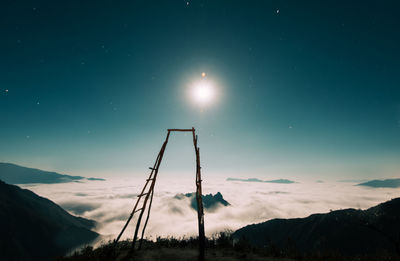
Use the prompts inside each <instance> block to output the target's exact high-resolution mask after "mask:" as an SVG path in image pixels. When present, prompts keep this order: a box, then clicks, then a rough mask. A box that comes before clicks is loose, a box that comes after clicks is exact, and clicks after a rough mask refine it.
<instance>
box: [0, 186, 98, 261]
mask: <svg viewBox="0 0 400 261" xmlns="http://www.w3.org/2000/svg"><path fill="white" fill-rule="evenodd" d="M94 225H95V222H94V221H92V220H88V219H84V218H81V217H75V216H72V215H70V214H69V213H68V212H66V211H65V210H63V209H62V208H61V207H60V206H58V205H57V204H55V203H53V202H52V201H50V200H48V199H46V198H42V197H40V196H38V195H36V194H35V193H33V192H32V191H30V190H26V189H21V188H19V187H18V186H15V185H8V184H6V183H4V182H3V181H0V231H1V233H0V249H1V251H0V260H51V259H53V258H54V257H55V256H58V255H63V254H65V253H66V252H67V251H68V250H70V249H72V248H74V247H77V246H79V245H82V244H85V243H89V242H91V241H93V240H94V239H95V238H97V236H98V234H97V233H95V232H93V231H91V230H90V229H91V228H93V227H94Z"/></svg>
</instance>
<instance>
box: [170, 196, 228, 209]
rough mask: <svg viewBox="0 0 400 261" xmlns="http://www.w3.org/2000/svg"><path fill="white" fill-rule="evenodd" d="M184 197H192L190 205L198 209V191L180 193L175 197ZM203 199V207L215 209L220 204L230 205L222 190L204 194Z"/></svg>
mask: <svg viewBox="0 0 400 261" xmlns="http://www.w3.org/2000/svg"><path fill="white" fill-rule="evenodd" d="M183 197H187V198H190V206H191V207H192V208H193V209H194V210H197V201H196V192H192V193H186V194H178V195H176V196H175V198H178V199H181V198H183ZM202 199H203V207H204V208H205V209H207V210H213V209H215V208H217V207H218V206H220V205H223V206H229V205H230V204H229V202H228V201H226V200H225V199H224V197H223V196H222V194H221V193H220V192H217V193H216V194H215V195H213V194H207V195H202Z"/></svg>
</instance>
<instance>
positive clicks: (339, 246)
mask: <svg viewBox="0 0 400 261" xmlns="http://www.w3.org/2000/svg"><path fill="white" fill-rule="evenodd" d="M233 237H234V238H235V239H236V240H238V239H240V238H244V239H246V240H248V241H249V242H250V243H251V244H252V245H254V246H258V247H267V248H268V247H270V248H271V247H275V248H279V249H285V248H294V249H296V250H297V251H299V252H302V253H307V252H310V253H312V252H333V251H335V252H337V251H338V252H340V253H341V254H345V255H363V254H367V255H368V254H373V253H376V252H381V253H383V252H386V253H397V254H398V255H400V198H396V199H392V200H390V201H387V202H385V203H382V204H379V205H377V206H375V207H372V208H369V209H367V210H356V209H344V210H336V211H331V212H330V213H326V214H313V215H311V216H309V217H306V218H294V219H273V220H269V221H267V222H263V223H260V224H253V225H249V226H246V227H243V228H241V229H239V230H237V231H236V232H235V233H234V234H233Z"/></svg>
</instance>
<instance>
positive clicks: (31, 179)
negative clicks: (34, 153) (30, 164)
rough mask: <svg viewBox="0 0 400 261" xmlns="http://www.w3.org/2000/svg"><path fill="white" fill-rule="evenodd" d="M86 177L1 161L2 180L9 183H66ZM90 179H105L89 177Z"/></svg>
mask: <svg viewBox="0 0 400 261" xmlns="http://www.w3.org/2000/svg"><path fill="white" fill-rule="evenodd" d="M83 179H86V178H85V177H81V176H69V175H63V174H59V173H56V172H49V171H43V170H39V169H32V168H26V167H22V166H18V165H15V164H11V163H0V180H3V181H5V182H7V183H9V184H28V183H43V184H52V183H64V182H72V181H79V180H83ZM88 180H103V179H96V178H89V179H88Z"/></svg>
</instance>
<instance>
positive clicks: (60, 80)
mask: <svg viewBox="0 0 400 261" xmlns="http://www.w3.org/2000/svg"><path fill="white" fill-rule="evenodd" d="M399 10H400V4H399V2H398V1H351V2H350V1H3V2H2V3H1V8H0V35H1V41H0V61H1V62H0V91H1V92H0V119H1V122H0V161H6V162H14V163H19V164H22V165H27V166H34V167H38V168H44V169H52V170H57V171H60V172H66V173H71V174H73V173H78V174H85V173H101V175H118V174H122V173H125V174H127V173H132V174H134V175H143V172H144V171H146V168H147V167H148V166H150V165H151V164H152V162H153V160H155V157H156V154H157V153H158V150H159V147H160V146H161V142H162V140H163V139H164V136H165V134H166V133H165V130H166V129H167V128H175V127H178V128H187V127H192V126H194V127H196V128H197V129H198V132H199V136H200V137H199V138H200V140H199V142H200V143H199V145H200V148H201V153H202V159H203V162H202V163H203V167H204V171H205V172H208V173H215V174H217V173H220V174H221V175H227V176H233V175H240V176H271V177H282V178H283V177H286V178H289V177H297V176H303V175H306V176H310V175H311V176H326V177H331V178H332V177H334V178H336V177H338V178H339V177H340V178H341V177H347V176H351V177H388V176H395V175H396V174H399V171H400V163H399V161H400V160H399V158H400V79H399V75H400V62H399V61H400V51H399V46H400V30H399V28H400V16H399V15H398V13H399ZM202 72H206V73H207V77H209V79H211V80H212V81H213V83H214V85H215V88H216V89H218V92H219V96H218V99H216V100H215V101H214V102H213V104H212V105H210V106H208V107H206V108H199V107H198V106H196V105H195V104H193V102H192V101H191V100H190V99H189V98H188V97H187V91H186V90H187V89H188V88H189V87H190V86H189V85H190V83H191V82H193V81H196V80H197V79H200V78H201V73H202ZM190 142H191V140H190V138H189V137H185V136H183V135H180V136H177V135H175V136H174V140H171V144H170V147H168V150H167V152H168V153H167V155H166V162H164V163H165V165H164V168H165V171H168V172H175V171H176V172H181V171H182V172H184V171H189V170H190V171H191V170H192V169H191V168H192V167H193V166H191V165H190V164H192V157H193V155H192V154H193V153H194V152H192V151H191V150H192V147H191V146H192V144H190ZM99 175H100V174H99Z"/></svg>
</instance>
